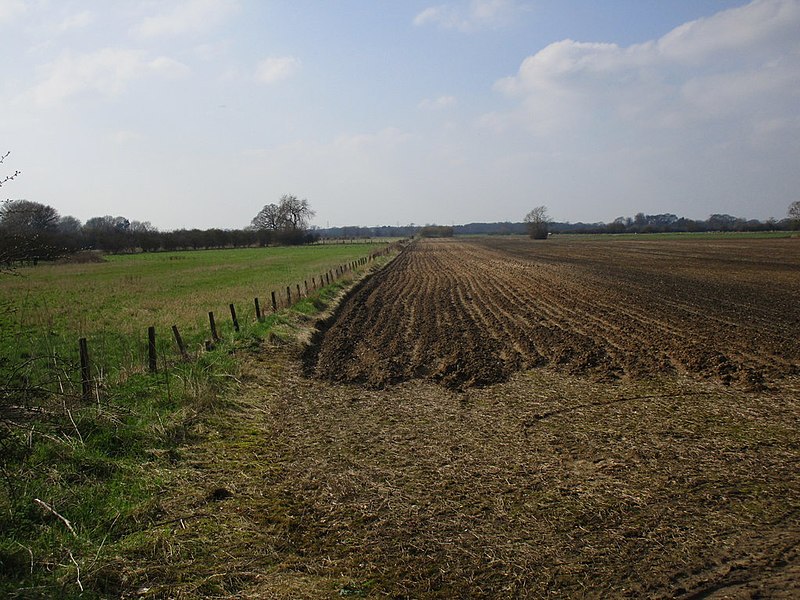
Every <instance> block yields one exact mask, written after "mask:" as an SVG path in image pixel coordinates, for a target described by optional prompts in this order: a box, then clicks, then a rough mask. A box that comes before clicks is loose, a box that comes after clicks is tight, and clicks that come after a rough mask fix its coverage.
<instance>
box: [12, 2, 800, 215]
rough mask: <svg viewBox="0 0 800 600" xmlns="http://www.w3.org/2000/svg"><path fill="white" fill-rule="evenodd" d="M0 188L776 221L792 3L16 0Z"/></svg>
mask: <svg viewBox="0 0 800 600" xmlns="http://www.w3.org/2000/svg"><path fill="white" fill-rule="evenodd" d="M0 52H2V54H1V55H2V56H3V61H2V65H3V69H2V73H3V74H2V77H1V78H0V151H2V153H4V152H6V151H9V150H10V151H11V155H10V156H9V157H8V159H6V162H5V164H4V165H2V168H3V171H9V170H16V169H19V170H20V171H22V175H21V176H20V177H19V178H18V179H16V180H15V181H14V182H12V183H10V184H7V185H6V186H4V187H3V193H4V196H3V197H4V198H6V197H9V198H25V199H28V200H32V201H36V202H41V203H44V204H50V205H52V206H54V207H55V208H57V209H58V210H59V212H60V213H61V214H62V215H73V216H75V217H77V218H79V219H81V220H86V219H88V218H90V217H93V216H99V215H106V214H111V215H114V216H116V215H122V216H125V217H128V218H129V219H132V220H133V219H135V220H140V221H151V222H152V223H153V224H154V225H155V226H157V227H159V228H161V229H173V228H180V227H200V228H207V227H223V228H238V227H244V226H246V225H247V224H249V222H250V219H252V217H253V216H254V215H255V214H256V213H257V212H258V210H259V209H260V208H261V207H262V206H263V205H264V204H267V203H270V202H275V201H277V200H278V198H279V197H280V196H281V195H282V194H287V193H289V194H295V195H297V196H300V197H305V198H308V199H309V201H310V203H311V205H312V207H313V208H314V209H315V210H316V212H317V217H316V218H315V220H314V223H315V224H317V225H319V226H322V227H324V226H328V225H330V226H334V225H351V224H354V225H365V226H369V225H379V224H397V223H400V224H406V223H411V222H413V223H418V224H425V223H439V224H451V223H456V224H457V223H467V222H472V221H505V220H511V221H519V220H521V219H522V217H523V216H524V214H525V213H526V212H528V210H530V209H531V208H532V207H534V206H537V205H542V204H543V205H546V206H547V207H548V208H549V212H550V215H551V217H552V218H554V219H555V220H559V221H572V222H575V221H586V222H592V221H611V220H613V219H614V218H615V217H617V216H629V215H633V214H634V213H636V212H639V211H642V212H646V213H661V212H672V213H676V214H678V215H683V216H689V217H693V218H705V217H707V216H708V215H709V214H711V213H718V212H723V213H730V214H734V215H737V216H743V217H747V218H758V219H766V218H768V217H777V218H782V217H783V216H785V214H786V209H787V207H788V205H789V204H790V203H791V202H792V201H794V200H797V199H798V190H799V189H800V169H798V165H800V135H799V134H800V109H798V107H800V0H755V1H753V2H749V3H748V2H744V1H725V0H669V1H664V0H616V1H607V2H596V1H570V0H562V1H556V0H453V1H447V0H444V1H443V2H437V1H436V0H433V1H430V0H420V1H417V0H407V1H401V0H340V1H337V2H327V1H322V0H316V1H313V0H280V1H279V0H263V1H255V0H250V1H248V0H158V1H155V0H125V1H123V0H118V1H103V2H98V1H78V0H75V1H72V0H58V1H56V0H29V1H25V0H0Z"/></svg>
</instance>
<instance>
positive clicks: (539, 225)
mask: <svg viewBox="0 0 800 600" xmlns="http://www.w3.org/2000/svg"><path fill="white" fill-rule="evenodd" d="M549 222H550V216H549V215H548V214H547V207H546V206H537V207H536V208H534V209H533V210H532V211H531V212H529V213H528V214H527V215H525V223H527V224H528V235H530V236H531V237H532V238H533V239H535V240H546V239H547V234H548V223H549Z"/></svg>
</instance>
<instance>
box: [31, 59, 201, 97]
mask: <svg viewBox="0 0 800 600" xmlns="http://www.w3.org/2000/svg"><path fill="white" fill-rule="evenodd" d="M39 71H40V73H41V77H40V79H41V80H40V82H39V83H38V84H37V85H36V86H35V87H34V88H33V90H32V96H33V100H34V101H35V103H36V104H38V105H40V106H52V105H56V104H59V103H60V102H62V101H64V100H65V99H67V98H69V97H70V96H74V95H76V94H79V93H82V92H86V91H94V92H97V93H99V94H102V95H105V96H114V95H118V94H120V93H121V92H122V91H124V90H125V89H126V87H127V86H128V84H129V83H130V82H131V81H133V80H135V79H137V78H139V77H143V76H145V75H147V74H151V73H152V74H157V75H160V76H166V77H179V76H182V75H184V74H186V73H187V72H188V67H186V66H185V65H183V64H182V63H180V62H178V61H176V60H173V59H171V58H167V57H163V56H160V57H157V58H154V59H149V58H147V56H146V54H145V53H144V52H142V51H139V50H126V49H120V48H104V49H102V50H98V51H96V52H92V53H87V54H76V53H73V52H64V53H63V54H62V55H61V56H60V57H59V58H57V59H56V60H54V61H53V62H51V63H49V64H47V65H44V66H43V67H40V69H39Z"/></svg>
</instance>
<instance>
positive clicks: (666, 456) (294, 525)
mask: <svg viewBox="0 0 800 600" xmlns="http://www.w3.org/2000/svg"><path fill="white" fill-rule="evenodd" d="M551 242H552V240H550V241H547V242H545V243H544V244H534V243H531V242H528V241H513V240H503V241H495V240H481V241H476V242H474V243H469V244H466V243H461V242H425V243H418V244H416V245H414V246H412V248H411V249H409V250H407V251H405V252H404V253H403V254H401V255H400V256H399V257H398V258H397V259H395V261H394V262H393V263H391V264H390V266H389V267H388V268H385V269H384V270H383V271H381V272H380V273H378V274H377V275H375V276H374V277H372V278H371V279H369V280H366V281H365V282H363V283H362V284H361V285H360V286H359V287H358V288H357V289H356V290H355V291H354V293H353V294H352V295H350V296H349V297H348V298H347V299H346V300H345V301H344V302H343V303H342V304H341V306H340V308H339V310H337V311H336V313H335V317H334V318H332V319H330V320H328V321H327V322H326V323H325V325H324V327H323V329H324V333H323V334H321V335H319V336H318V339H317V340H316V344H315V345H314V346H312V350H308V349H307V348H306V349H304V348H303V347H302V346H301V345H300V344H299V343H298V344H288V345H281V346H266V347H264V348H263V350H262V351H261V352H259V353H256V354H253V355H251V356H249V357H247V358H245V359H244V363H243V373H242V376H241V379H242V394H241V396H240V397H239V398H238V399H237V400H236V403H235V405H234V406H230V407H228V408H227V409H224V410H220V412H219V413H218V414H217V415H210V416H209V417H208V419H206V421H205V423H204V424H203V426H202V427H203V428H204V429H203V430H202V431H200V432H199V433H202V434H203V441H201V442H198V443H196V444H195V445H193V446H189V447H187V448H185V449H184V450H183V456H184V462H183V465H184V466H183V468H184V471H185V475H184V482H185V483H184V485H182V486H181V488H180V489H175V490H172V491H170V493H169V494H168V495H167V496H166V497H165V499H164V511H165V516H164V520H163V523H165V524H164V525H162V526H161V527H160V528H159V529H157V531H158V534H159V535H160V536H161V537H160V540H161V541H159V542H158V543H153V545H152V548H151V549H150V550H149V551H148V553H147V556H145V557H143V558H142V559H141V560H139V561H138V562H137V561H130V560H128V561H127V562H126V563H125V569H124V570H125V575H124V579H125V581H126V586H127V589H128V590H130V593H129V595H130V596H132V597H133V596H138V597H164V598H198V597H239V598H287V599H288V598H334V597H375V598H378V597H390V598H550V597H560V598H659V599H666V598H684V599H689V598H790V597H797V596H798V595H799V594H800V556H799V554H800V550H799V548H800V469H798V468H797V465H798V464H800V377H799V376H798V375H797V373H798V371H797V364H798V341H797V340H798V337H800V335H799V334H800V321H798V312H797V311H798V309H797V307H796V304H795V303H794V302H792V300H793V294H797V292H798V291H800V290H798V287H799V286H800V281H798V279H800V278H799V277H797V274H798V264H800V260H799V259H798V257H799V256H800V252H798V246H797V244H796V242H794V241H791V242H787V245H786V246H781V245H780V243H778V242H758V243H753V244H752V246H749V245H748V244H747V243H744V242H736V243H732V244H731V245H720V246H705V245H701V244H696V245H694V246H692V245H691V244H689V245H684V244H680V243H674V242H669V245H662V244H661V243H659V242H652V243H651V244H653V245H650V244H638V243H636V244H624V243H621V242H616V243H593V242H591V243H590V242H586V243H578V242H574V243H570V246H569V247H568V246H567V245H564V246H563V247H562V246H561V245H559V244H552V243H551ZM788 243H795V246H789V245H788ZM673 244H674V245H673ZM692 256H697V258H696V259H692ZM658 265H662V266H663V269H659V268H657V267H658ZM703 265H705V266H703ZM661 271H663V273H662V272H661ZM759 281H761V285H760V286H759V284H758V282H759ZM637 286H638V287H637ZM706 320H710V321H711V324H708V323H706ZM709 356H711V357H717V358H718V357H719V356H722V357H724V359H725V361H726V362H725V364H726V365H729V366H728V367H725V368H724V369H720V368H719V365H720V364H722V363H723V362H724V361H722V359H718V360H717V361H716V362H714V360H711V359H709V358H708V357H709ZM301 357H302V358H303V360H301ZM530 366H537V367H540V368H534V369H527V368H526V367H530ZM309 371H311V372H313V373H315V374H317V375H321V376H322V377H321V378H319V377H310V376H309ZM751 373H754V374H756V375H754V376H752V377H751V376H750V374H751ZM332 380H333V381H332ZM437 382H440V383H443V384H445V385H439V384H438V383H437ZM497 382H499V383H497ZM492 383H493V384H494V385H488V384H492ZM364 384H367V385H364ZM730 384H732V385H730Z"/></svg>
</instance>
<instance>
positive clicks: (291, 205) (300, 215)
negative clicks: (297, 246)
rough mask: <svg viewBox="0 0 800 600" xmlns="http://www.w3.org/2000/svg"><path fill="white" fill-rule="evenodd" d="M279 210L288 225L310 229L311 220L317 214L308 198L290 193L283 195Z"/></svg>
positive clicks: (292, 227) (294, 227)
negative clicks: (300, 197) (301, 197)
mask: <svg viewBox="0 0 800 600" xmlns="http://www.w3.org/2000/svg"><path fill="white" fill-rule="evenodd" d="M279 210H280V213H281V216H282V217H283V220H284V222H285V223H286V226H287V227H289V228H291V229H308V225H309V222H310V221H311V219H312V218H313V217H314V215H315V214H316V213H315V212H314V211H313V210H311V205H310V204H309V203H308V200H306V199H305V198H303V199H302V200H300V199H299V198H298V197H297V196H290V195H284V196H281V203H280V205H279Z"/></svg>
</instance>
